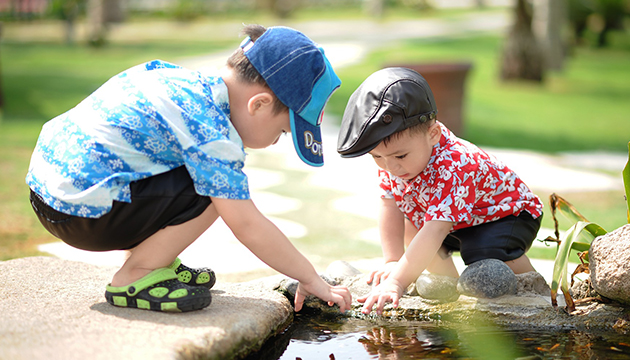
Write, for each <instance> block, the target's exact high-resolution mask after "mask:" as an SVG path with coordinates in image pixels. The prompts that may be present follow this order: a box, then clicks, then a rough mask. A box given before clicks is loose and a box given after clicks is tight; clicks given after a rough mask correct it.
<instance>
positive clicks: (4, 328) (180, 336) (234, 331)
mask: <svg viewBox="0 0 630 360" xmlns="http://www.w3.org/2000/svg"><path fill="white" fill-rule="evenodd" d="M116 270H117V269H116V268H115V267H103V266H95V265H90V264H85V263H80V262H74V261H67V260H60V259H56V258H51V257H30V258H22V259H15V260H9V261H5V262H0V273H1V274H2V277H0V289H2V291H0V313H1V314H2V315H1V316H0V349H1V350H0V353H1V354H2V355H0V357H2V358H6V359H70V360H73V359H77V360H79V359H81V360H82V359H96V360H99V359H175V358H177V359H199V358H203V359H234V358H241V357H243V356H244V355H246V354H248V353H250V352H251V351H253V350H257V349H258V348H259V347H260V346H261V345H262V344H263V342H264V341H265V340H266V339H267V338H269V337H270V336H272V335H275V334H276V333H277V332H278V331H281V330H283V329H284V328H285V327H286V326H287V325H288V324H289V323H290V322H291V321H292V319H293V308H292V307H291V305H290V303H289V302H288V301H287V299H286V298H285V297H284V296H282V295H281V294H279V293H278V292H275V291H273V290H272V289H268V288H265V287H264V286H263V284H262V283H260V282H249V283H241V284H226V283H221V282H219V283H217V284H216V285H215V287H214V288H213V289H212V290H211V292H212V304H211V305H210V306H209V307H207V308H205V309H203V310H199V311H192V312H187V313H181V314H172V313H170V314H169V313H160V312H155V311H147V310H138V309H125V308H118V307H114V306H112V305H109V304H108V303H107V302H106V301H105V296H104V293H105V285H106V284H107V283H108V282H109V281H110V280H111V277H112V275H113V274H114V272H115V271H116ZM219 280H220V278H219Z"/></svg>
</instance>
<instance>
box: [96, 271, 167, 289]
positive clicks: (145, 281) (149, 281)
mask: <svg viewBox="0 0 630 360" xmlns="http://www.w3.org/2000/svg"><path fill="white" fill-rule="evenodd" d="M172 279H177V274H175V270H173V269H170V268H160V269H156V270H153V271H151V272H150V273H149V274H147V275H145V276H144V277H142V278H140V279H139V280H136V281H134V282H132V283H131V284H129V285H127V286H119V287H114V286H110V285H107V291H109V292H112V293H121V292H126V293H127V295H128V296H135V295H137V294H138V293H139V292H140V291H142V290H144V289H146V288H148V287H150V286H152V285H155V284H157V283H160V282H162V281H166V280H172Z"/></svg>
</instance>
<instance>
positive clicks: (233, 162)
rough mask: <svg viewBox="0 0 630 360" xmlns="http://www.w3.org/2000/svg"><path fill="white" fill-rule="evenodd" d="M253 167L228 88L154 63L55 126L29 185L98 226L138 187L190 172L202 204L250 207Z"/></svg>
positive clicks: (113, 82)
mask: <svg viewBox="0 0 630 360" xmlns="http://www.w3.org/2000/svg"><path fill="white" fill-rule="evenodd" d="M244 161H245V152H244V149H243V143H242V140H241V138H240V137H239V135H238V133H237V132H236V129H235V128H234V127H233V126H232V124H231V122H230V108H229V101H228V97H227V87H226V86H225V83H224V82H223V79H221V78H220V77H218V76H207V75H205V74H202V73H200V72H197V71H192V70H188V69H185V68H182V67H180V66H177V65H174V64H170V63H168V62H164V61H161V60H154V61H151V62H147V63H145V64H141V65H138V66H135V67H133V68H131V69H128V70H126V71H124V72H122V73H120V74H118V75H116V76H114V77H113V78H111V79H110V80H109V81H107V82H106V83H105V84H103V85H102V86H101V87H100V88H99V89H97V90H96V91H95V92H94V93H92V94H91V95H90V96H89V97H87V98H86V99H85V100H84V101H82V102H81V103H80V104H79V105H77V106H76V107H75V108H73V109H71V110H69V111H68V112H66V113H64V114H62V115H60V116H58V117H56V118H54V119H52V120H51V121H49V122H48V123H46V124H45V125H44V127H43V129H42V132H41V134H40V137H39V140H38V142H37V146H36V148H35V151H34V152H33V155H32V158H31V165H30V167H29V172H28V174H27V177H26V182H27V184H28V185H29V186H30V187H31V189H33V191H35V192H37V193H38V194H40V195H41V196H42V198H43V199H44V201H45V202H46V203H47V204H48V205H50V206H51V207H53V208H54V209H56V210H58V211H61V212H64V213H67V214H71V215H76V216H81V217H91V218H97V217H100V216H102V215H103V214H105V213H107V212H108V211H109V210H110V209H111V205H112V202H113V201H114V200H116V201H124V202H131V194H130V190H129V184H130V183H131V182H132V181H136V180H140V179H144V178H147V177H150V176H153V175H157V174H160V173H164V172H166V171H169V170H172V169H174V168H177V167H179V166H182V165H185V166H186V168H187V169H188V172H189V174H190V175H191V178H192V179H193V182H194V185H195V189H196V191H197V193H199V194H200V195H203V196H213V197H221V198H230V199H249V186H248V183H247V176H246V175H245V174H244V173H243V171H242V168H243V166H244Z"/></svg>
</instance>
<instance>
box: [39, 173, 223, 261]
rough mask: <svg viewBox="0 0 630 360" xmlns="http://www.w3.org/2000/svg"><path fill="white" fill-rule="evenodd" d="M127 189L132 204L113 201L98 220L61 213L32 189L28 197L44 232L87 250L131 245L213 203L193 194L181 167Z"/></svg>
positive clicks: (133, 183)
mask: <svg viewBox="0 0 630 360" xmlns="http://www.w3.org/2000/svg"><path fill="white" fill-rule="evenodd" d="M130 188H131V203H126V202H119V201H114V203H113V205H112V209H111V211H110V212H108V213H107V214H105V215H103V216H101V217H100V218H97V219H92V218H83V217H78V216H72V215H67V214H64V213H61V212H59V211H57V210H55V209H53V208H51V207H50V206H48V205H47V204H45V203H44V202H43V201H42V198H41V197H40V196H39V195H38V194H36V193H35V192H33V191H32V190H31V195H30V199H31V205H32V207H33V210H35V214H37V217H38V218H39V221H40V222H41V223H42V225H44V227H45V228H46V230H48V231H49V232H50V233H51V234H53V235H55V236H56V237H58V238H60V239H61V240H63V241H64V242H65V243H67V244H68V245H71V246H73V247H76V248H79V249H83V250H91V251H109V250H125V249H130V248H133V247H135V246H137V245H138V244H140V243H141V242H142V241H144V240H145V239H147V238H148V237H149V236H151V235H153V234H155V233H156V232H158V231H159V230H161V229H163V228H165V227H167V226H171V225H179V224H183V223H185V222H187V221H189V220H192V219H194V218H196V217H197V216H199V215H201V213H203V212H204V211H205V210H206V208H207V207H208V206H209V205H210V204H211V202H212V201H211V200H210V198H209V197H207V196H201V195H198V194H197V193H196V192H195V188H194V185H193V181H192V179H191V178H190V175H189V174H188V171H187V170H186V167H184V166H181V167H179V168H176V169H173V170H171V171H168V172H166V173H163V174H159V175H155V176H152V177H150V178H147V179H143V180H139V181H135V182H132V183H131V184H130Z"/></svg>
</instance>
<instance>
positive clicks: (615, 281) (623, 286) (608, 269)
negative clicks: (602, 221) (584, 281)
mask: <svg viewBox="0 0 630 360" xmlns="http://www.w3.org/2000/svg"><path fill="white" fill-rule="evenodd" d="M588 255H589V270H590V273H591V274H590V279H591V284H592V285H593V288H594V289H595V291H597V292H598V293H599V294H600V295H602V296H605V297H607V298H609V299H613V300H616V301H618V302H620V303H624V304H630V224H628V225H625V226H622V227H620V228H618V229H617V230H615V231H612V232H609V233H608V234H606V235H603V236H599V237H597V238H596V239H595V240H593V243H592V244H591V248H590V250H589V252H588Z"/></svg>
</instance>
